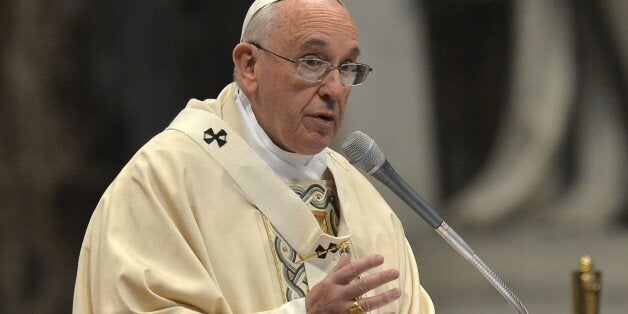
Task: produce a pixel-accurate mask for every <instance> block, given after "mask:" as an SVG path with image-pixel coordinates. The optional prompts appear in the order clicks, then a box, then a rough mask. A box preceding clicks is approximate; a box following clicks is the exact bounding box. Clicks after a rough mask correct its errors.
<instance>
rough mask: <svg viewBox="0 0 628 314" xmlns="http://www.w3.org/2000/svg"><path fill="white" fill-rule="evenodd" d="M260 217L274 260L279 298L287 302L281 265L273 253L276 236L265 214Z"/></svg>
mask: <svg viewBox="0 0 628 314" xmlns="http://www.w3.org/2000/svg"><path fill="white" fill-rule="evenodd" d="M262 219H263V220H264V228H266V238H267V239H268V244H269V245H270V250H271V252H273V253H272V256H273V261H275V271H276V272H277V280H278V281H279V288H280V290H281V299H282V300H283V303H286V302H288V300H286V294H285V291H286V286H285V285H284V283H283V277H282V276H281V266H279V262H278V261H277V256H276V255H275V254H276V253H274V251H275V249H274V247H275V244H274V243H273V239H274V237H275V236H276V235H275V234H274V233H273V232H272V231H271V230H270V226H269V224H270V222H269V221H268V219H266V216H264V215H262Z"/></svg>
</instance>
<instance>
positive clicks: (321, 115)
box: [317, 114, 334, 122]
mask: <svg viewBox="0 0 628 314" xmlns="http://www.w3.org/2000/svg"><path fill="white" fill-rule="evenodd" d="M317 117H318V118H319V119H321V120H324V121H327V122H332V121H334V118H333V117H331V116H327V115H324V114H319V115H318V116H317Z"/></svg>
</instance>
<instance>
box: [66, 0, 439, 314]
mask: <svg viewBox="0 0 628 314" xmlns="http://www.w3.org/2000/svg"><path fill="white" fill-rule="evenodd" d="M359 53H360V50H359V42H358V34H357V30H356V27H355V25H354V23H353V21H352V20H351V17H350V16H349V13H348V12H347V10H346V8H345V7H344V5H343V4H342V3H341V2H339V1H338V0H282V1H277V0H274V1H273V0H257V1H255V3H253V5H252V6H251V8H250V9H249V12H248V14H247V16H246V18H245V22H244V26H243V31H242V41H241V42H240V43H239V44H238V45H236V47H235V48H234V50H233V54H232V55H233V62H234V64H235V78H236V83H234V84H230V85H229V86H227V87H226V88H225V89H224V90H223V91H222V92H221V93H220V95H219V96H218V98H217V99H212V100H206V101H198V100H191V101H190V102H189V103H188V105H187V107H186V108H185V109H184V110H183V111H182V112H181V113H180V114H179V115H178V116H177V117H176V118H175V120H174V121H173V122H172V123H171V125H170V126H169V127H168V128H167V129H166V130H165V131H164V132H162V133H161V134H159V135H157V136H156V137H155V138H153V139H152V140H151V141H150V142H149V143H147V144H146V145H145V146H144V147H143V148H142V149H140V151H139V152H138V153H137V154H136V155H135V156H134V157H133V158H132V160H131V161H130V162H129V163H128V164H127V165H126V166H125V167H124V169H123V170H122V171H121V173H120V174H119V175H118V177H117V178H116V179H115V180H114V182H113V183H112V184H111V186H110V187H109V188H108V189H107V191H106V192H105V194H104V195H103V197H102V199H101V201H100V203H99V204H98V206H97V208H96V210H95V211H94V214H93V216H92V219H91V221H90V224H89V227H88V229H87V233H86V236H85V240H84V243H83V247H82V250H81V256H80V260H79V269H78V276H77V280H76V288H75V294H74V310H75V312H78V313H89V312H105V313H109V312H124V313H126V312H152V311H159V312H177V313H178V312H205V313H251V312H264V311H269V312H277V313H282V312H285V313H302V312H308V313H347V312H350V313H361V312H363V311H372V310H379V311H386V312H397V313H431V312H433V306H432V303H431V300H430V299H429V297H428V295H427V294H426V292H425V291H424V290H423V289H422V287H421V286H420V284H419V275H418V270H417V265H416V262H415V260H414V256H413V253H412V251H411V249H410V247H409V245H408V243H407V240H406V239H405V236H404V233H403V229H402V226H401V223H400V222H399V219H398V218H397V217H396V216H395V214H394V213H393V211H392V210H391V209H390V207H389V206H388V205H387V204H386V202H385V201H384V200H383V199H382V198H381V196H380V195H379V194H378V193H377V191H376V190H375V189H374V188H373V186H372V185H370V183H369V182H368V181H367V180H366V179H365V178H364V177H363V176H362V175H361V174H360V173H359V172H358V171H357V170H356V169H355V168H353V167H352V166H351V165H350V164H349V163H348V162H347V161H346V160H345V159H344V158H343V157H342V156H340V155H339V154H337V153H336V152H334V151H332V150H331V149H329V148H327V145H328V144H329V143H330V142H331V141H332V140H333V139H334V138H335V136H336V134H337V131H338V128H339V126H340V122H341V121H342V118H343V115H344V112H345V107H346V105H347V99H348V96H349V91H350V89H351V86H354V85H359V84H361V83H363V82H364V80H365V79H366V76H367V75H368V73H369V72H370V71H371V68H370V67H369V66H367V65H365V64H362V63H358V62H357V61H356V60H357V58H358V55H359Z"/></svg>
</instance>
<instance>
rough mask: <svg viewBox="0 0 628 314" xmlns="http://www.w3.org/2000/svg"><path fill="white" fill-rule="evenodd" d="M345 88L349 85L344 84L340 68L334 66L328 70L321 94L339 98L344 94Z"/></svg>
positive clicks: (334, 98)
mask: <svg viewBox="0 0 628 314" xmlns="http://www.w3.org/2000/svg"><path fill="white" fill-rule="evenodd" d="M345 88H347V87H346V86H344V85H343V84H342V80H341V79H340V68H338V67H332V68H330V69H329V70H328V71H327V73H326V74H325V77H324V78H323V80H322V81H321V88H320V89H319V94H320V95H321V96H328V97H329V98H331V99H333V100H338V99H340V97H342V96H343V95H344V92H345Z"/></svg>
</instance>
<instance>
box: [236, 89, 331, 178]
mask: <svg viewBox="0 0 628 314" xmlns="http://www.w3.org/2000/svg"><path fill="white" fill-rule="evenodd" d="M235 101H236V105H237V107H238V110H239V111H240V116H241V117H242V121H243V122H244V129H245V130H246V135H247V136H248V139H249V144H250V145H251V147H252V148H253V150H254V151H255V152H256V153H257V154H258V155H259V156H260V157H261V158H262V159H263V160H264V161H266V163H268V165H270V167H271V168H272V169H273V171H275V173H276V174H277V175H278V176H279V177H281V178H282V179H284V180H307V179H310V180H320V179H321V178H322V177H323V173H324V172H325V169H327V152H326V149H323V150H322V151H321V152H320V153H318V154H316V155H301V154H296V153H291V152H287V151H285V150H283V149H281V148H280V147H279V146H277V145H275V143H273V141H272V140H271V139H270V137H268V134H266V132H265V131H264V129H262V127H261V126H260V125H259V123H258V122H257V119H256V118H255V114H254V113H253V109H252V108H251V103H250V102H249V100H248V99H247V98H246V95H244V93H243V92H241V91H240V89H239V88H238V89H237V91H236V96H235Z"/></svg>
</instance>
